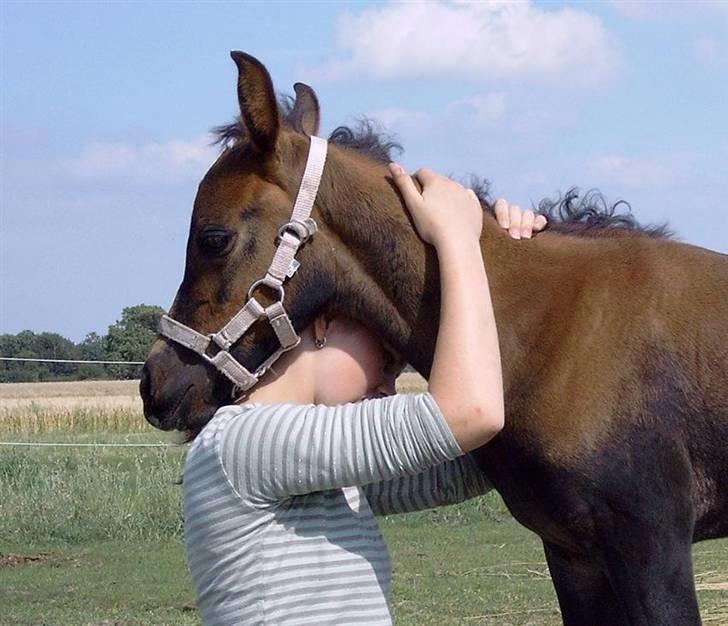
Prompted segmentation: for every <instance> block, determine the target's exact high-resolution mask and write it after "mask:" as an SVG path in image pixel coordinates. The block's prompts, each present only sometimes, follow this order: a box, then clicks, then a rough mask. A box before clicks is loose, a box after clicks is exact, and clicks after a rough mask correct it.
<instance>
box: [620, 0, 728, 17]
mask: <svg viewBox="0 0 728 626" xmlns="http://www.w3.org/2000/svg"><path fill="white" fill-rule="evenodd" d="M608 4H609V5H610V6H611V7H612V9H614V11H615V12H617V13H619V14H620V15H622V16H623V17H627V18H630V19H634V20H643V21H644V20H647V21H657V20H685V19H695V18H699V17H702V16H705V15H708V16H712V15H718V16H721V15H728V2H725V0H690V1H689V2H687V1H684V2H676V1H673V2H665V1H663V2H655V0H609V3H608Z"/></svg>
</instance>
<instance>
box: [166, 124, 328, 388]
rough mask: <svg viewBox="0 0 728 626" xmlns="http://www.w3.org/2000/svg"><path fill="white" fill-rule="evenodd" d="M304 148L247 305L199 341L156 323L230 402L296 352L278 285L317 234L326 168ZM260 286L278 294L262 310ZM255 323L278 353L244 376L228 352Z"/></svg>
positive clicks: (175, 325)
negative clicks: (217, 375)
mask: <svg viewBox="0 0 728 626" xmlns="http://www.w3.org/2000/svg"><path fill="white" fill-rule="evenodd" d="M310 139H311V143H310V145H309V148H308V159H307V160H306V168H305V170H304V172H303V178H302V179H301V186H300V187H299V188H298V195H297V196H296V202H295V204H294V205H293V212H292V214H291V219H290V220H289V221H288V222H287V223H285V224H283V226H281V227H280V229H279V230H278V248H277V249H276V252H275V254H274V256H273V260H272V261H271V264H270V267H269V268H268V271H267V272H266V274H265V276H264V277H263V278H260V279H258V280H256V281H255V282H254V283H253V284H252V285H251V286H250V288H249V289H248V301H247V302H246V303H245V306H244V307H243V308H242V309H240V310H239V311H238V312H237V313H236V314H235V315H234V316H233V318H232V319H231V320H230V321H229V322H228V323H227V324H225V326H223V327H222V328H221V329H220V330H219V331H218V332H216V333H212V334H210V335H203V334H202V333H199V332H197V331H196V330H194V329H193V328H190V327H189V326H185V325H184V324H182V323H181V322H178V321H177V320H175V319H172V318H171V317H169V316H168V315H163V316H162V318H161V319H160V320H159V333H160V334H161V335H164V336H165V337H167V338H168V339H171V340H172V341H176V342H177V343H179V344H180V345H183V346H184V347H185V348H189V349H190V350H192V351H193V352H196V353H197V354H199V355H200V356H201V357H202V358H203V359H205V361H207V362H208V363H211V364H212V365H213V366H215V367H216V368H217V369H218V370H219V371H220V372H222V373H223V374H224V375H225V376H226V377H227V378H229V379H230V380H231V381H232V382H233V385H234V387H233V391H232V393H233V397H237V396H238V395H239V394H240V393H241V392H244V391H247V390H248V389H250V388H251V387H253V385H255V384H256V383H257V382H258V380H259V379H260V377H261V376H263V374H265V372H266V371H267V370H268V368H269V367H270V366H271V365H272V364H273V363H275V362H276V361H277V360H278V358H279V357H280V356H281V354H283V353H284V352H286V351H287V350H290V349H291V348H294V347H296V346H297V345H298V344H299V343H300V341H301V337H300V336H299V335H298V334H297V333H296V330H295V329H294V328H293V324H292V323H291V320H290V318H289V317H288V313H286V309H285V308H284V307H283V298H284V297H285V291H284V289H283V283H284V282H285V281H286V279H288V278H291V277H292V276H293V275H294V274H295V273H296V270H297V269H298V267H299V265H300V263H299V262H298V261H296V259H295V258H294V257H295V256H296V252H298V249H299V248H300V247H301V246H302V245H303V244H304V243H305V242H306V241H308V239H310V238H311V237H312V236H313V234H314V233H315V232H316V230H317V226H316V222H315V221H314V220H313V218H312V217H311V211H312V209H313V203H314V200H315V199H316V193H317V192H318V187H319V183H320V182H321V175H322V174H323V171H324V163H325V162H326V148H327V145H326V140H325V139H322V138H321V137H315V136H312V137H311V138H310ZM260 286H266V287H268V288H270V289H271V290H273V291H275V292H277V293H278V296H279V299H278V301H277V302H274V303H273V304H271V305H269V306H267V307H264V306H263V305H262V304H260V302H258V301H257V300H256V299H255V298H254V297H253V292H254V291H255V290H256V289H257V288H258V287H260ZM261 317H267V318H268V321H269V322H270V325H271V326H272V328H273V331H274V332H275V334H276V337H277V338H278V342H279V343H280V348H278V349H277V350H276V351H275V352H274V353H273V354H272V355H271V356H270V357H269V358H267V359H266V360H265V361H264V362H263V364H262V365H261V366H260V367H258V369H256V370H255V372H250V371H249V370H248V369H246V368H245V366H243V365H242V364H241V363H239V362H238V361H237V360H236V359H235V357H234V356H233V355H232V354H230V348H231V347H232V346H233V345H234V344H235V343H236V342H237V341H238V340H239V339H240V338H241V337H242V336H243V335H244V334H245V333H246V332H247V331H248V329H249V328H250V327H251V326H252V325H253V324H254V323H255V322H256V321H258V320H259V319H260V318H261Z"/></svg>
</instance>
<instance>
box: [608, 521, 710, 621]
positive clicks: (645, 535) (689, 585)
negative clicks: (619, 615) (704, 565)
mask: <svg viewBox="0 0 728 626" xmlns="http://www.w3.org/2000/svg"><path fill="white" fill-rule="evenodd" d="M640 530H641V529H639V528H635V527H634V526H632V527H625V528H622V529H621V532H619V533H615V534H613V536H612V537H611V538H610V539H609V540H607V541H605V542H604V544H603V545H602V546H601V548H602V555H603V558H604V561H605V565H606V571H607V576H608V577H609V581H610V583H611V585H612V588H613V589H614V590H615V593H616V594H617V597H618V598H619V601H620V604H621V605H622V607H623V608H624V610H625V612H626V613H627V615H628V623H629V624H631V625H634V626H643V625H644V626H648V625H649V626H673V625H675V624H680V626H691V625H693V624H700V623H701V622H700V610H699V608H698V598H697V594H696V592H695V582H694V578H693V563H692V554H691V544H690V539H689V538H688V537H683V538H681V539H680V540H678V539H676V538H674V537H669V536H666V535H668V533H664V534H663V536H661V533H659V531H658V532H655V529H649V530H647V531H645V532H640ZM615 535H616V536H615ZM620 535H621V536H620Z"/></svg>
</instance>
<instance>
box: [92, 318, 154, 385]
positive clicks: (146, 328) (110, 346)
mask: <svg viewBox="0 0 728 626" xmlns="http://www.w3.org/2000/svg"><path fill="white" fill-rule="evenodd" d="M164 313H165V311H164V309H163V308H162V307H159V306H151V305H148V304H138V305H136V306H130V307H126V308H125V309H124V310H123V311H122V313H121V319H120V320H119V321H118V322H116V323H115V324H112V325H111V326H109V332H108V334H107V335H106V337H105V340H104V347H105V352H106V357H107V358H108V359H109V360H114V361H144V360H146V358H147V354H149V350H150V349H151V347H152V344H153V343H154V340H155V339H156V337H157V325H158V323H159V318H160V317H161V316H162V315H164ZM109 371H110V372H111V374H112V375H113V376H114V377H115V378H116V377H118V378H137V377H138V376H139V372H140V367H139V366H138V365H131V366H128V365H110V366H109Z"/></svg>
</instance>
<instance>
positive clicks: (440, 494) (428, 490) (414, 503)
mask: <svg viewBox="0 0 728 626" xmlns="http://www.w3.org/2000/svg"><path fill="white" fill-rule="evenodd" d="M491 489H493V485H492V484H491V483H490V481H489V480H488V479H487V477H486V476H485V474H484V473H483V471H482V470H481V469H480V467H478V464H477V463H476V462H475V459H473V457H472V456H471V455H470V454H464V455H463V456H460V457H458V458H457V459H453V460H452V461H446V462H445V463H440V465H436V466H435V467H431V468H430V469H428V470H425V471H424V472H421V473H420V474H415V475H413V476H402V477H399V478H393V479H391V480H385V481H381V482H377V483H372V484H370V485H365V486H364V487H363V491H364V495H365V496H366V498H367V501H368V502H369V506H370V507H371V509H372V511H373V512H374V515H393V514H396V513H411V512H412V511H422V510H424V509H434V508H436V507H439V506H445V505H449V504H457V503H458V502H464V501H465V500H469V499H470V498H475V497H477V496H482V495H485V494H486V493H488V492H489V491H490V490H491Z"/></svg>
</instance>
